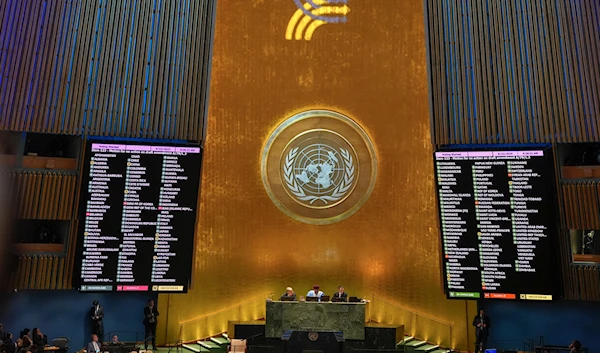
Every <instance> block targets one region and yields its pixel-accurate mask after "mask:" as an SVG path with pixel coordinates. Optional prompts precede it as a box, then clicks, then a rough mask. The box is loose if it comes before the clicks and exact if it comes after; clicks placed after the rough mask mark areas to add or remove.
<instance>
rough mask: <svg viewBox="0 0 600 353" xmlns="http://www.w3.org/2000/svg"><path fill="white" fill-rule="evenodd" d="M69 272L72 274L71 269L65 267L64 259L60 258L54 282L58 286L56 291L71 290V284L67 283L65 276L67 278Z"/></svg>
mask: <svg viewBox="0 0 600 353" xmlns="http://www.w3.org/2000/svg"><path fill="white" fill-rule="evenodd" d="M69 272H72V268H69V267H68V266H66V259H65V258H64V257H61V258H60V265H59V270H58V278H57V280H56V282H57V284H58V285H57V288H56V289H70V288H71V282H68V281H67V276H68V274H69Z"/></svg>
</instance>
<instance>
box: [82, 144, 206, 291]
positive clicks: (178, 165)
mask: <svg viewBox="0 0 600 353" xmlns="http://www.w3.org/2000/svg"><path fill="white" fill-rule="evenodd" d="M199 152H200V151H199V148H197V147H174V146H144V145H119V144H99V143H98V144H96V143H94V144H93V145H92V148H91V157H90V162H89V164H90V168H89V181H88V189H87V193H88V197H87V203H86V206H85V207H86V209H85V221H84V222H85V226H84V229H83V232H84V233H83V236H84V240H83V257H82V265H81V282H82V283H83V284H86V283H87V284H90V285H91V284H100V283H105V284H114V285H116V286H117V288H115V289H116V290H125V289H124V288H132V289H131V290H149V289H151V286H153V285H160V284H171V285H179V284H181V282H182V279H180V278H178V272H179V271H177V269H175V268H174V266H176V265H175V264H176V263H177V261H176V260H175V258H176V257H177V256H181V255H182V254H180V252H181V248H182V246H181V244H180V243H181V242H183V241H184V240H186V239H180V237H181V235H182V234H184V235H186V237H189V238H190V239H193V226H194V222H193V221H192V222H191V228H192V229H191V234H185V232H181V229H179V231H176V230H175V228H174V223H176V221H177V220H178V219H182V218H185V219H188V220H189V219H192V220H193V219H195V212H196V210H195V207H196V200H197V198H196V197H189V195H186V193H192V194H193V192H192V191H191V190H189V187H188V186H187V184H188V183H189V182H190V178H191V177H190V175H194V174H196V175H197V173H198V171H197V170H192V169H191V168H190V167H191V166H194V164H190V163H188V164H187V166H184V165H182V164H184V162H183V161H185V160H186V158H188V156H189V155H190V154H192V155H193V154H198V153H199ZM194 167H196V168H197V164H196V165H195V166H194ZM192 179H194V181H193V182H195V183H196V184H197V177H193V178H192ZM195 187H196V194H197V185H195ZM182 223H190V222H182ZM188 228H189V227H188ZM191 244H193V241H185V244H184V249H185V251H186V252H187V251H188V250H189V248H190V247H191ZM179 260H181V259H179ZM183 281H184V282H186V280H183ZM177 287H179V286H177ZM172 288H175V287H172ZM172 288H171V289H172Z"/></svg>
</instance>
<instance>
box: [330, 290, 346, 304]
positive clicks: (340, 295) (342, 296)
mask: <svg viewBox="0 0 600 353" xmlns="http://www.w3.org/2000/svg"><path fill="white" fill-rule="evenodd" d="M331 301H334V302H347V301H348V293H346V292H344V286H339V287H338V290H337V292H335V293H334V294H333V298H331Z"/></svg>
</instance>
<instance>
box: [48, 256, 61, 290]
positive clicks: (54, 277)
mask: <svg viewBox="0 0 600 353" xmlns="http://www.w3.org/2000/svg"><path fill="white" fill-rule="evenodd" d="M59 263H60V258H58V257H56V256H54V257H53V262H52V276H51V278H50V285H49V289H56V287H57V282H58V276H59Z"/></svg>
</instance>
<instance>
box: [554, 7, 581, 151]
mask: <svg viewBox="0 0 600 353" xmlns="http://www.w3.org/2000/svg"><path fill="white" fill-rule="evenodd" d="M571 10H572V9H571V4H568V3H564V2H561V3H559V13H560V17H559V18H560V21H561V23H563V24H565V26H564V27H563V28H564V32H565V33H564V34H565V35H563V38H564V40H565V41H564V43H565V45H566V46H568V47H569V50H567V51H566V55H565V57H566V58H567V60H568V63H569V64H568V65H566V66H565V68H566V71H567V72H568V76H567V77H568V79H569V83H568V85H567V90H568V91H570V92H571V93H572V94H571V95H570V96H571V97H570V98H571V99H570V100H567V103H568V104H567V105H568V107H569V110H570V111H572V112H573V114H569V122H570V124H571V126H572V128H573V129H575V131H574V133H572V134H571V135H572V136H573V137H574V141H576V142H580V141H585V140H587V135H588V132H587V130H586V129H584V127H583V126H582V119H579V118H578V117H580V116H581V115H583V109H582V102H581V95H582V94H583V92H581V91H580V87H581V80H580V79H579V74H578V72H576V70H577V66H578V65H579V63H578V62H577V61H578V58H577V53H576V50H577V48H576V45H575V41H576V35H577V32H576V30H577V28H576V27H575V25H574V23H573V21H572V18H573V17H572V16H573V15H575V16H577V14H576V13H575V14H573V13H572V11H571ZM584 60H585V57H584V56H583V55H582V56H581V59H580V60H579V61H580V62H581V64H583V61H584Z"/></svg>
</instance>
